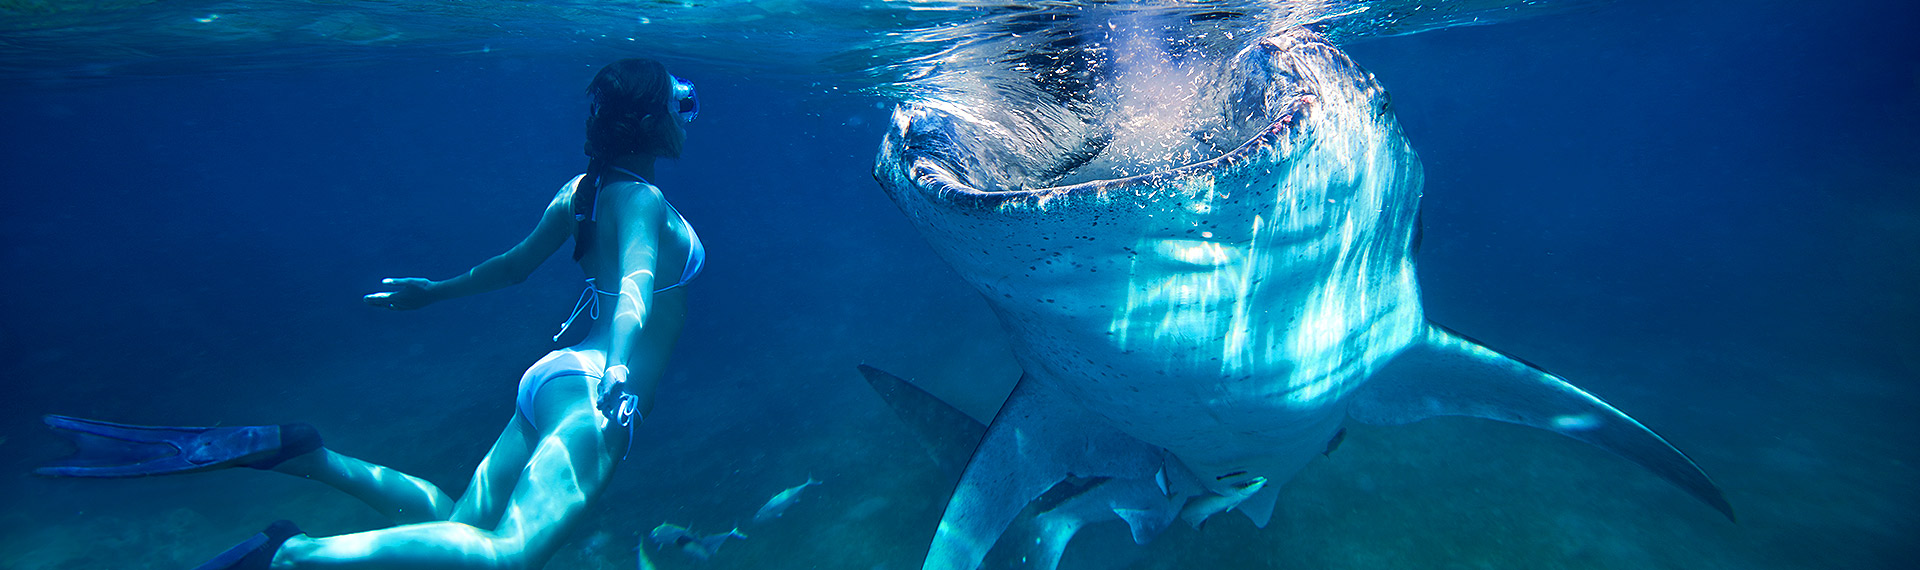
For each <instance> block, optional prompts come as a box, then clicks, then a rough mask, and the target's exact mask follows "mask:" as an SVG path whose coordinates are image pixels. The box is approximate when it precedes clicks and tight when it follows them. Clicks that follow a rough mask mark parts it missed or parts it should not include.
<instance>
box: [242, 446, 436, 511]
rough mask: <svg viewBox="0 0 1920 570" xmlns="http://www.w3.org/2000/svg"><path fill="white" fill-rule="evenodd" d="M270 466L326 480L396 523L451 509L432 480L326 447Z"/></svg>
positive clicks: (286, 471) (294, 474)
mask: <svg viewBox="0 0 1920 570" xmlns="http://www.w3.org/2000/svg"><path fill="white" fill-rule="evenodd" d="M273 470H274V471H278V472H281V473H285V474H288V475H293V476H295V477H301V478H304V479H312V480H315V481H319V482H321V483H326V484H327V485H329V486H332V487H333V488H335V489H339V490H340V491H342V492H344V493H346V494H348V495H353V496H354V498H357V499H360V500H361V502H364V503H366V504H367V506H370V507H373V510H376V511H380V514H383V515H386V516H387V518H388V519H390V520H392V521H394V522H397V523H403V524H404V523H415V522H425V521H443V520H447V516H448V515H449V514H451V513H452V512H453V506H454V502H453V500H452V499H450V498H448V497H447V494H446V493H445V492H442V491H441V490H440V488H439V487H437V486H434V484H433V483H429V482H427V480H425V479H421V478H419V477H414V476H412V475H408V474H406V473H401V472H400V471H398V470H395V469H392V468H389V467H385V466H381V465H376V464H373V463H368V462H365V461H361V460H359V459H355V458H352V457H348V456H346V455H342V454H340V453H337V452H335V451H333V450H331V449H327V448H325V447H322V448H320V449H317V450H314V451H313V452H311V453H307V454H303V455H300V456H297V457H293V458H291V459H288V460H286V461H283V462H281V463H280V464H279V465H275V466H274V467H273Z"/></svg>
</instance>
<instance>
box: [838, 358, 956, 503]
mask: <svg viewBox="0 0 1920 570" xmlns="http://www.w3.org/2000/svg"><path fill="white" fill-rule="evenodd" d="M860 375H861V376H864V377H866V379H867V385H868V386H872V387H873V392H874V393H875V394H879V395H880V398H881V399H883V400H886V401H887V405H888V407H890V408H893V412H894V414H896V415H898V416H900V421H902V422H906V424H907V426H908V427H911V428H912V429H913V433H914V435H915V436H916V437H918V438H920V443H921V444H922V446H923V447H925V449H926V450H927V455H928V456H930V457H932V458H933V462H934V463H935V464H937V465H939V466H940V470H941V471H945V472H946V473H947V475H948V476H950V477H955V478H958V477H959V476H960V472H961V471H962V470H964V469H965V468H966V466H967V457H968V456H969V455H971V454H972V453H973V450H974V449H975V448H976V447H979V445H980V437H981V435H982V434H985V433H986V431H987V424H984V423H981V422H979V421H978V420H975V419H973V417H972V416H968V415H967V414H966V412H962V411H960V409H959V408H955V407H953V405H952V404H948V403H947V402H946V401H944V400H941V399H940V398H938V397H936V396H934V395H933V394H930V393H927V391H926V390H924V389H921V388H920V386H918V385H916V384H914V383H912V382H909V381H907V380H905V379H902V378H900V377H899V376H894V375H892V374H889V373H887V372H886V371H885V370H881V369H878V368H874V367H872V366H867V365H865V364H862V365H860Z"/></svg>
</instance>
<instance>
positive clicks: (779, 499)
mask: <svg viewBox="0 0 1920 570" xmlns="http://www.w3.org/2000/svg"><path fill="white" fill-rule="evenodd" d="M819 484H820V482H819V481H816V480H814V478H813V476H812V475H808V476H807V482H805V483H801V484H799V485H794V486H792V487H788V488H787V490H785V491H781V492H779V493H775V494H774V495H773V498H771V499H767V504H765V505H761V506H760V511H759V512H755V513H753V522H754V523H756V524H758V523H763V522H767V521H770V520H773V519H777V518H780V515H782V514H785V513H786V512H787V507H791V506H793V504H794V503H797V502H799V501H800V492H801V491H805V490H807V487H812V486H814V485H819Z"/></svg>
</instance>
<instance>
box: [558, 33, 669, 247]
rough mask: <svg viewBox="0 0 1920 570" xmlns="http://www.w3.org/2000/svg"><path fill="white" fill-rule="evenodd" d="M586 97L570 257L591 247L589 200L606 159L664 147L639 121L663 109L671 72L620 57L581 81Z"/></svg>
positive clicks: (610, 169)
mask: <svg viewBox="0 0 1920 570" xmlns="http://www.w3.org/2000/svg"><path fill="white" fill-rule="evenodd" d="M587 96H588V97H590V98H592V106H591V107H589V108H588V110H587V144H586V153H587V174H586V176H583V177H581V178H580V184H579V185H577V186H575V187H574V189H573V200H572V202H573V219H574V222H575V224H576V225H575V227H574V230H573V259H574V261H579V260H580V258H581V257H582V256H584V255H586V252H587V250H588V249H591V248H592V247H593V240H594V235H595V234H594V229H593V223H594V203H595V200H597V199H598V198H599V197H600V187H601V186H602V185H603V184H604V183H605V179H606V177H607V176H608V175H609V174H611V173H612V172H613V165H612V164H610V163H609V161H611V160H612V159H614V158H617V157H620V156H624V155H629V154H640V153H655V154H658V153H660V152H661V151H663V150H664V144H663V143H662V142H661V141H659V140H658V139H657V136H658V129H655V131H654V132H648V131H647V130H646V127H645V125H644V124H642V123H641V119H644V118H646V117H647V116H649V115H659V114H661V113H663V112H665V111H666V109H667V100H668V99H671V98H672V97H673V76H671V75H668V74H667V66H666V65H663V64H661V63H660V62H658V61H654V60H651V59H644V58H629V59H622V60H620V61H616V62H613V63H610V64H607V66H606V67H603V68H600V73H598V74H596V75H594V76H593V81H592V82H591V83H588V84H587Z"/></svg>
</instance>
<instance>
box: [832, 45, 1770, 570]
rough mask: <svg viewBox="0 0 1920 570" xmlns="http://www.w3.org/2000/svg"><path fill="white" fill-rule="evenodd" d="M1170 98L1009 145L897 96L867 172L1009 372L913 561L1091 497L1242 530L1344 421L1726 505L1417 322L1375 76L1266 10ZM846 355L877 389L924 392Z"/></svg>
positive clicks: (1636, 427) (1534, 371) (1390, 129)
mask: <svg viewBox="0 0 1920 570" xmlns="http://www.w3.org/2000/svg"><path fill="white" fill-rule="evenodd" d="M1081 100H1082V101H1085V100H1090V99H1088V98H1084V97H1083V98H1082V99H1081ZM1180 101H1181V103H1180V107H1179V109H1178V110H1177V111H1168V113H1173V114H1174V115H1176V117H1175V118H1177V119H1178V121H1177V122H1178V128H1175V129H1172V130H1170V131H1169V132H1170V133H1171V134H1172V135H1173V136H1171V137H1169V136H1160V137H1159V140H1160V141H1161V146H1159V147H1153V148H1154V149H1156V150H1151V151H1150V152H1146V153H1139V152H1135V150H1134V149H1138V148H1142V147H1140V146H1139V145H1138V144H1136V141H1134V140H1131V139H1132V138H1139V137H1136V136H1135V134H1132V133H1127V132H1123V131H1122V130H1116V129H1108V130H1107V131H1105V132H1094V131H1098V129H1085V130H1084V131H1086V132H1083V133H1082V135H1083V136H1081V137H1080V138H1079V139H1077V140H1069V141H1064V142H1063V141H1061V140H1057V139H1056V140H1049V141H1044V142H1045V144H1033V143H1032V141H1031V140H1029V139H1031V138H1032V137H1033V136H1034V135H1035V133H1039V134H1041V135H1047V134H1049V133H1054V134H1057V133H1060V132H1067V131H1068V130H1063V129H1061V128H1059V127H1058V126H1057V125H1046V124H1040V121H1041V120H1042V119H1045V117H1044V116H1043V114H1042V113H1038V112H1034V113H1024V114H1023V113H1020V112H1008V113H998V114H995V113H987V112H980V111H977V110H973V109H968V108H966V107H964V106H962V105H957V104H954V103H952V102H942V101H933V100H920V101H912V100H910V101H906V102H902V103H900V104H899V105H897V106H896V107H895V110H894V113H893V116H892V122H891V124H890V127H889V129H888V132H887V134H886V136H885V138H884V140H883V141H882V143H881V146H880V150H879V153H878V157H877V159H876V165H875V168H874V176H875V179H876V180H877V182H878V183H879V185H880V187H881V188H882V189H883V190H884V192H885V193H886V194H887V196H888V197H889V198H891V199H892V201H893V202H894V203H895V204H896V205H897V206H898V207H899V209H900V210H901V211H902V213H903V214H905V216H906V217H907V218H908V219H909V220H910V221H911V222H912V224H913V225H914V226H915V228H916V229H917V230H918V231H919V233H920V234H921V235H922V236H923V237H924V238H925V240H926V241H927V243H928V244H929V245H930V246H931V247H932V249H933V250H934V251H935V252H936V253H937V254H938V255H939V256H940V257H941V258H943V259H944V260H945V261H946V262H947V263H948V264H949V265H950V266H952V268H953V269H954V271H955V272H956V273H957V274H958V275H959V276H960V277H961V278H962V279H964V280H965V281H966V282H967V283H969V284H971V285H972V286H973V287H974V288H975V289H976V290H978V291H979V293H980V294H981V295H983V296H984V297H985V298H986V300H987V301H988V305H989V306H990V307H991V309H992V310H993V312H994V313H995V314H996V316H997V317H998V319H999V322H1000V323H1001V325H1002V328H1003V329H1004V330H1005V333H1006V335H1007V338H1008V340H1009V342H1010V344H1011V347H1012V351H1013V355H1014V358H1015V360H1016V361H1017V363H1018V364H1019V365H1020V368H1021V370H1022V376H1021V377H1020V379H1019V380H1018V382H1017V383H1016V384H1015V385H1014V388H1013V391H1012V393H1011V394H1010V395H1009V396H1008V397H1007V399H1006V400H1005V402H1004V403H1003V404H1002V405H1001V407H1000V409H999V411H998V413H997V414H996V415H995V416H994V417H993V418H991V421H990V422H987V424H986V426H985V429H984V435H982V436H980V437H979V439H978V440H977V445H976V446H975V447H974V448H973V449H972V450H971V456H970V459H968V460H967V461H966V462H965V467H964V468H963V469H962V471H961V474H960V475H959V477H958V482H957V484H956V485H955V487H954V490H953V492H952V494H951V496H950V497H949V498H948V501H947V504H946V507H945V511H944V513H943V514H942V517H941V520H940V524H939V526H938V527H937V529H936V530H935V531H934V537H933V541H932V544H931V546H930V548H929V551H928V554H927V558H926V561H925V563H924V566H923V567H924V568H926V569H928V570H968V569H972V568H978V567H980V566H981V565H982V564H983V562H984V561H986V560H987V559H988V553H989V551H990V550H993V549H995V548H996V546H995V545H996V543H1004V544H1006V546H1002V547H1000V548H1011V549H1013V550H1015V551H1016V553H1015V554H1014V555H1013V556H1011V557H1010V558H1009V560H1013V561H1016V562H1009V563H1008V564H1009V565H1016V564H1017V565H1021V566H1023V567H1035V568H1053V567H1055V565H1057V564H1058V562H1059V559H1060V555H1061V553H1062V551H1063V550H1064V549H1065V546H1066V544H1067V542H1068V541H1070V540H1071V539H1072V538H1073V535H1074V534H1075V533H1076V532H1077V531H1078V530H1079V529H1081V528H1083V527H1084V526H1086V525H1087V524H1091V523H1095V522H1102V521H1110V520H1114V519H1118V520H1121V521H1124V522H1125V523H1126V524H1127V525H1128V527H1129V530H1130V531H1131V533H1132V538H1133V539H1134V541H1135V542H1137V543H1141V544H1145V543H1146V542H1147V541H1150V540H1152V539H1153V538H1154V537H1155V536H1157V535H1158V534H1160V533H1161V532H1162V531H1163V530H1165V529H1166V528H1168V526H1169V525H1170V524H1172V523H1173V522H1174V521H1184V522H1187V523H1190V524H1194V525H1198V524H1200V523H1201V522H1204V521H1206V520H1207V519H1208V518H1210V517H1212V516H1215V515H1218V514H1220V513H1224V512H1230V511H1237V512H1240V513H1243V514H1244V515H1245V516H1247V517H1248V518H1250V519H1251V520H1252V521H1253V522H1254V523H1255V524H1256V525H1261V526H1264V525H1265V523H1266V522H1267V521H1268V520H1269V519H1270V517H1271V516H1272V512H1273V509H1274V503H1275V500H1276V498H1277V496H1278V490H1279V489H1280V487H1282V486H1283V485H1284V484H1285V483H1286V482H1287V481H1288V480H1289V479H1291V478H1293V476H1294V475H1295V474H1296V473H1297V472H1298V471H1299V470H1300V469H1301V468H1302V467H1303V466H1305V465H1306V464H1307V463H1308V462H1309V461H1311V460H1312V459H1313V458H1315V457H1317V456H1321V455H1323V454H1324V453H1327V452H1329V451H1331V448H1332V446H1334V445H1337V444H1338V442H1339V437H1340V436H1341V435H1343V434H1344V431H1343V426H1344V425H1345V424H1346V422H1348V421H1357V422H1361V423H1365V424H1372V425H1400V424H1407V423H1411V422H1415V421H1419V420H1422V419H1426V418H1432V417H1437V416H1467V417H1478V418H1486V419H1492V420H1498V421H1502V422H1509V423H1514V424H1519V425H1525V426H1530V427H1534V428H1539V429H1543V430H1548V431H1551V432H1554V433H1558V434H1561V435H1565V436H1567V437H1570V438H1573V439H1575V440H1578V441H1582V442H1586V443H1588V444H1591V445H1594V446H1596V447H1599V448H1601V449H1605V450H1607V451H1610V452H1612V453H1614V454H1617V455H1619V456H1621V457H1624V458H1626V459H1627V460H1629V461H1632V462H1634V463H1637V464H1639V465H1641V466H1642V467H1644V468H1646V469H1648V470H1649V471H1651V472H1652V473H1653V474H1655V475H1657V476H1659V477H1661V478H1663V479H1665V480H1667V481H1668V482H1670V483H1672V484H1673V485H1675V486H1677V487H1678V488H1680V489H1681V490H1683V491H1685V492H1687V493H1689V494H1691V495H1692V496H1694V497H1695V498H1697V499H1699V500H1700V501H1702V502H1704V503H1705V504H1706V505H1708V506H1709V507H1711V508H1713V509H1715V510H1717V511H1719V512H1720V513H1722V514H1724V515H1725V516H1727V517H1728V518H1729V519H1732V518H1733V516H1734V515H1733V509H1732V506H1731V505H1730V504H1729V503H1728V501H1727V499H1726V497H1725V495H1724V493H1723V492H1722V491H1721V490H1720V488H1719V487H1718V486H1716V485H1715V484H1714V483H1713V482H1712V480H1710V479H1709V478H1708V477H1707V475H1706V474H1705V473H1704V472H1703V471H1702V470H1701V469H1700V467H1699V466H1698V465H1696V464H1695V463H1694V462H1693V460H1691V459H1690V458H1688V457H1687V456H1686V455H1685V454H1683V453H1681V452H1680V451H1679V450H1678V449H1676V448H1675V447H1674V446H1673V445H1671V444H1670V443H1668V442H1667V441H1666V440H1665V439H1663V438H1662V437H1660V436H1659V435H1657V434H1655V433H1654V432H1653V431H1651V430H1650V429H1648V428H1647V427H1646V426H1644V425H1642V424H1641V423H1640V422H1639V421H1637V420H1634V419H1633V418H1631V417H1629V416H1627V415H1626V414H1624V413H1622V412H1621V411H1619V410H1617V409H1615V408H1614V407H1613V406H1611V405H1609V404H1607V403H1606V402H1604V401H1602V400H1600V399H1599V398H1597V397H1595V396H1593V395H1592V394H1589V393H1587V392H1586V391H1583V390H1581V389H1580V388H1577V387H1575V386H1574V385H1572V384H1571V383H1569V382H1568V381H1567V380H1565V379H1563V378H1561V377H1559V376H1556V375H1554V374H1551V373H1548V372H1546V371H1543V370H1541V369H1540V368H1538V367H1536V366H1533V365H1531V364H1528V363H1527V362H1525V361H1523V360H1520V359H1518V358H1515V357H1512V356H1509V355H1506V354H1503V353H1501V352H1499V351H1497V350H1494V349H1492V348H1489V347H1487V346H1485V345H1484V344H1482V343H1480V342H1477V341H1475V340H1473V339H1471V338H1469V337H1467V336H1465V335H1462V334H1460V333H1457V332H1454V331H1452V330H1450V329H1448V328H1446V327H1444V326H1441V325H1439V324H1436V323H1433V322H1430V321H1428V320H1427V319H1426V317H1425V314H1424V312H1423V310H1422V307H1421V302H1420V294H1419V286H1418V279H1417V275H1416V271H1415V265H1416V264H1415V253H1416V251H1417V248H1418V245H1419V240H1420V224H1419V211H1420V210H1419V208H1420V198H1421V193H1422V184H1423V171H1422V166H1421V163H1420V159H1419V157H1418V155H1417V154H1416V153H1415V152H1414V150H1413V148H1412V146H1411V144H1410V143H1409V141H1408V140H1407V138H1406V137H1405V135H1404V134H1403V133H1402V131H1401V129H1400V126H1399V124H1398V122H1397V119H1396V118H1395V116H1394V114H1393V112H1392V109H1391V103H1390V99H1389V97H1388V94H1387V92H1386V90H1385V89H1384V88H1383V87H1382V86H1381V85H1380V83H1379V82H1378V81H1377V80H1376V78H1375V77H1374V76H1373V75H1372V74H1371V73H1369V72H1367V71H1366V70H1365V69H1363V68H1362V67H1360V66H1359V65H1358V64H1356V63H1355V62H1354V61H1353V60H1352V59H1351V58H1349V57H1348V55H1347V54H1346V53H1345V52H1344V51H1342V50H1341V49H1339V48H1338V47H1336V46H1335V45H1334V44H1332V43H1331V42H1330V41H1328V40H1327V39H1325V38H1324V37H1322V36H1321V35H1319V34H1317V33H1316V32H1314V31H1311V30H1309V29H1306V28H1294V29H1290V30H1285V31H1282V32H1280V33H1277V34H1275V35H1272V36H1270V37H1267V38H1265V39H1262V40H1259V41H1257V42H1254V43H1252V44H1251V45H1250V46H1249V47H1246V48H1245V49H1242V50H1240V51H1238V52H1237V53H1235V54H1233V55H1231V56H1230V57H1228V58H1226V59H1225V60H1224V61H1222V62H1221V63H1220V65H1218V66H1217V68H1215V71H1214V72H1213V76H1212V78H1211V79H1210V80H1208V81H1206V82H1204V84H1203V85H1201V86H1200V87H1197V88H1196V92H1195V93H1194V94H1192V96H1191V97H1186V98H1182V99H1181V100H1180ZM1023 121H1030V122H1023ZM1069 130H1070V129H1069ZM1163 135H1164V133H1163ZM1168 141H1171V142H1168ZM1036 148H1040V149H1043V150H1044V149H1049V148H1051V149H1074V148H1079V149H1081V150H1079V151H1059V152H1056V153H1055V154H1052V155H1047V154H1046V153H1045V152H1036V151H1035V149H1036ZM1129 153H1131V154H1133V155H1134V156H1133V157H1131V158H1129V156H1128V154H1129ZM1141 156H1146V157H1147V158H1145V159H1142V158H1140V157H1141ZM1188 156H1194V157H1199V158H1197V159H1196V160H1192V161H1185V162H1184V163H1180V164H1168V163H1167V161H1168V160H1169V157H1188ZM1036 157H1040V158H1041V159H1043V160H1038V161H1036ZM1047 160H1052V162H1047ZM1156 161H1157V162H1156ZM1136 171H1138V173H1132V174H1129V173H1130V172H1136ZM1116 173H1117V174H1124V175H1117V176H1104V177H1103V175H1107V174H1116ZM1049 181H1055V182H1056V183H1048V182H1049ZM863 370H864V369H863ZM868 375H869V380H870V381H875V382H876V383H875V387H876V389H881V390H882V391H883V395H887V397H888V399H889V401H894V402H902V401H905V402H920V403H921V404H922V405H923V406H924V401H925V398H924V397H920V396H914V397H908V398H902V397H900V396H898V395H897V394H896V393H897V392H899V391H901V390H903V389H910V387H902V385H901V382H893V381H890V380H886V378H893V377H891V375H886V374H884V373H881V374H880V375H878V376H876V375H875V374H873V373H872V372H869V374H868ZM902 382H904V381H902ZM883 386H884V387H883ZM956 413H957V412H956ZM951 415H953V414H949V416H951ZM946 423H948V424H949V425H951V424H955V423H959V424H964V423H966V420H964V419H949V420H948V421H947V422H946ZM975 433H978V432H977V431H976V432H975ZM1009 529H1020V532H1021V533H1022V536H1021V539H1020V540H1012V539H1009V538H1003V535H1004V536H1008V537H1010V536H1012V535H1011V534H1007V533H1009V532H1010V531H1009ZM995 559H996V560H997V559H999V558H998V557H996V558H995Z"/></svg>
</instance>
